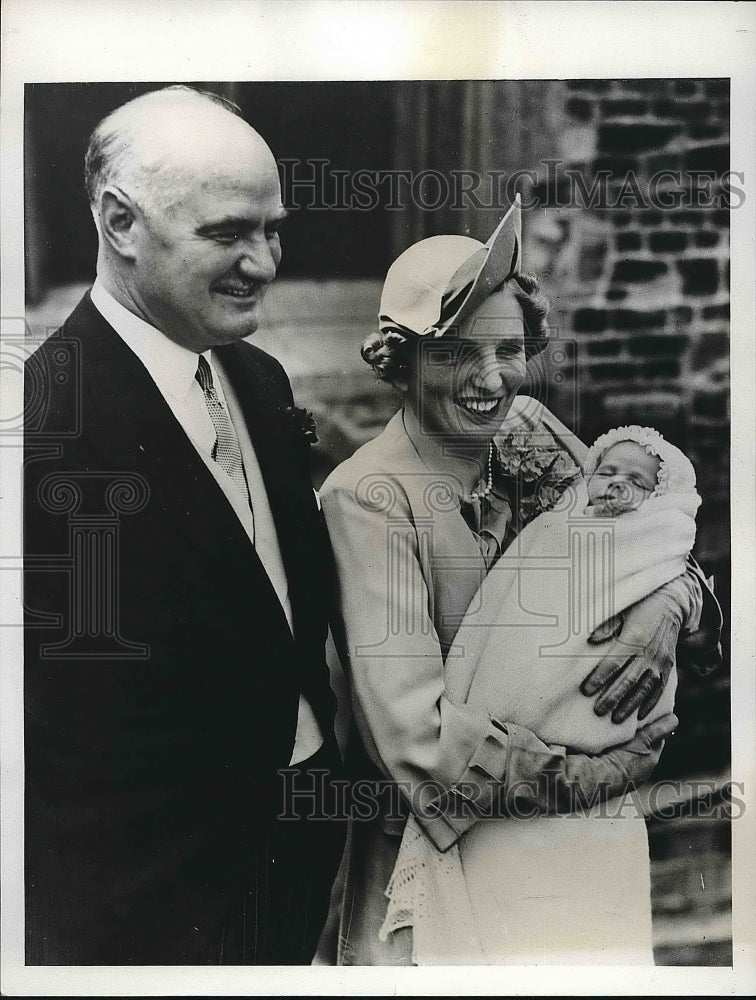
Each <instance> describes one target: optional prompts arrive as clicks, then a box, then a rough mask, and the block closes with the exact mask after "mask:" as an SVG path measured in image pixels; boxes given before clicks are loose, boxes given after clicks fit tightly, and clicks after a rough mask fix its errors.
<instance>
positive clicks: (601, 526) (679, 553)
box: [446, 425, 701, 753]
mask: <svg viewBox="0 0 756 1000" xmlns="http://www.w3.org/2000/svg"><path fill="white" fill-rule="evenodd" d="M695 484H696V477H695V471H694V469H693V466H692V465H691V463H690V461H689V460H688V459H687V458H686V457H685V455H683V453H682V452H681V451H680V449H679V448H676V447H675V446H674V445H672V444H670V443H669V442H668V441H665V439H664V438H663V437H662V436H661V434H659V432H658V431H656V430H654V429H653V428H651V427H639V426H637V425H634V426H629V427H619V428H614V429H613V430H610V431H608V432H607V433H606V434H603V435H601V436H600V437H599V438H598V439H597V440H596V441H595V443H594V444H593V445H592V447H591V448H590V449H589V450H588V454H587V456H586V459H585V462H584V464H583V478H582V479H580V480H578V481H577V482H576V483H573V484H572V485H571V486H570V488H569V489H568V490H567V491H566V492H565V493H564V494H563V495H562V497H561V498H560V500H559V501H558V503H557V504H556V506H555V507H554V509H553V510H550V511H546V512H545V513H543V514H539V515H538V517H536V518H534V519H533V520H532V521H531V522H530V523H529V524H527V525H526V526H525V528H524V529H523V530H522V531H521V532H520V534H519V535H518V536H517V538H516V539H515V540H514V542H512V544H511V545H510V546H509V548H508V549H507V550H506V551H505V552H504V553H503V554H502V556H501V557H500V559H499V560H498V561H497V562H496V563H494V565H493V567H492V568H491V570H490V571H489V573H488V576H487V577H486V579H485V580H484V582H483V584H482V586H481V588H480V590H479V592H478V594H477V595H476V598H475V599H474V600H473V602H471V605H470V608H469V609H468V612H467V614H466V615H465V618H464V620H463V622H462V624H461V626H460V628H459V631H458V633H457V639H456V642H457V643H458V644H459V647H460V648H461V649H463V652H462V653H461V654H460V655H458V656H456V657H450V658H449V660H448V662H447V672H446V684H447V690H448V691H450V693H451V695H452V697H454V698H455V700H462V701H469V700H470V699H474V700H475V701H476V702H478V703H484V704H486V705H487V707H489V708H490V709H491V710H495V711H501V712H503V717H504V718H506V719H508V720H510V721H512V722H516V723H519V724H521V725H523V726H527V727H528V728H529V729H532V730H533V731H534V732H535V733H536V734H537V735H538V736H539V737H540V738H541V739H542V740H544V741H545V742H547V743H555V744H559V745H562V746H568V747H571V748H572V749H574V750H579V751H583V752H586V753H597V752H601V751H602V750H604V749H607V747H609V746H611V745H613V744H616V743H620V742H623V741H624V740H627V739H631V738H632V737H633V735H634V733H635V730H636V728H637V724H638V720H637V715H636V714H634V715H631V716H630V717H629V718H628V719H627V720H626V721H625V722H624V723H622V724H617V723H614V722H612V720H611V719H610V718H605V717H604V718H601V717H599V716H596V714H595V713H594V712H593V706H592V704H591V702H590V700H589V699H587V698H585V697H584V696H583V695H582V694H581V693H580V691H579V687H580V683H581V681H582V680H583V678H584V677H586V676H587V675H588V674H589V673H590V669H591V661H594V662H598V660H599V659H600V657H601V655H602V654H603V650H602V649H601V648H600V647H597V646H596V645H595V643H592V642H591V637H592V635H593V633H594V631H595V630H596V629H597V628H598V627H599V626H601V625H602V624H604V623H605V622H606V621H607V620H608V619H610V618H612V617H613V616H614V615H615V614H617V613H619V612H621V611H623V610H624V609H625V608H628V607H630V605H632V604H636V603H637V602H638V601H640V600H642V599H643V598H644V597H647V596H648V594H650V593H651V592H652V591H654V590H657V589H658V588H659V587H661V586H663V585H664V584H665V583H668V582H669V581H670V580H672V579H674V578H675V577H676V576H679V575H680V574H682V573H683V572H684V571H685V561H686V559H687V556H688V554H689V553H690V550H691V548H692V546H693V542H694V540H695V532H696V523H695V514H696V511H697V509H698V506H699V505H700V503H701V498H700V497H699V495H698V493H697V492H696V488H695ZM504 649H505V650H506V651H507V654H508V655H507V656H506V657H503V656H502V650H504ZM668 688H669V690H668V691H666V692H665V696H663V697H662V699H661V700H660V703H659V705H658V707H657V712H659V713H661V714H663V713H664V712H668V711H671V709H672V694H673V691H674V677H672V679H671V683H670V684H668ZM654 714H656V713H654ZM646 721H651V719H650V718H649V719H648V720H646Z"/></svg>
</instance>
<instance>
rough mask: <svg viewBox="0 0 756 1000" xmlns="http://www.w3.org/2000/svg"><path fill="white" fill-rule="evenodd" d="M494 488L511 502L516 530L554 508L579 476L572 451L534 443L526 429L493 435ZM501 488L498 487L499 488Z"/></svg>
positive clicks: (520, 529)
mask: <svg viewBox="0 0 756 1000" xmlns="http://www.w3.org/2000/svg"><path fill="white" fill-rule="evenodd" d="M493 443H494V448H495V457H496V462H495V463H494V481H493V485H494V490H495V491H496V492H500V491H506V493H507V494H508V495H509V497H510V498H511V501H512V509H513V512H514V521H515V524H513V525H512V527H513V529H514V530H516V531H518V532H519V531H522V529H523V528H524V527H525V525H526V524H527V523H528V522H529V521H532V520H533V518H534V517H537V515H538V514H542V513H544V511H547V510H551V508H552V507H553V506H554V505H555V504H556V502H557V500H558V499H559V497H560V496H561V495H562V494H563V493H564V491H565V490H566V489H567V487H568V486H569V485H570V484H571V483H573V482H574V481H575V480H576V479H577V478H578V477H579V476H580V469H578V468H577V466H576V465H575V461H574V459H573V458H572V456H571V455H570V454H569V452H567V451H565V450H564V449H562V448H560V447H559V445H557V444H553V445H551V446H546V445H539V444H534V443H533V439H532V436H531V434H529V433H528V432H526V431H510V432H509V433H506V434H504V433H500V434H497V435H496V436H495V437H494V441H493ZM497 487H498V489H497Z"/></svg>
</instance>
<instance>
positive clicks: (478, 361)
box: [406, 286, 525, 439]
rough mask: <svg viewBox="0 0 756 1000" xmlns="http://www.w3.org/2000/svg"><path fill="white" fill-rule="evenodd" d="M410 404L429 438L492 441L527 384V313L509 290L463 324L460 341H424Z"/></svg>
mask: <svg viewBox="0 0 756 1000" xmlns="http://www.w3.org/2000/svg"><path fill="white" fill-rule="evenodd" d="M418 346H419V350H418V352H417V354H416V355H415V361H414V363H413V364H412V365H411V366H410V371H409V375H408V380H407V386H406V399H407V402H408V404H409V405H410V406H412V407H413V409H414V410H415V412H416V414H417V417H418V421H419V423H420V427H421V428H422V430H423V431H424V432H425V433H427V434H430V435H434V436H436V435H438V436H443V437H449V438H457V439H466V438H486V439H490V438H491V437H492V436H493V434H494V432H495V431H496V430H497V429H498V427H499V426H500V425H501V423H502V421H503V420H504V418H505V417H506V415H507V412H508V410H509V407H510V406H511V404H512V400H513V399H514V397H515V396H516V394H517V392H518V391H519V389H520V386H521V385H522V383H523V381H524V379H525V343H524V330H523V322H522V310H521V309H520V305H519V303H518V301H517V299H516V298H515V296H514V294H513V292H512V290H511V289H510V288H509V287H507V286H504V287H503V288H501V289H499V291H497V292H495V293H494V294H493V295H490V296H489V297H488V298H487V299H486V300H485V302H483V303H482V304H481V305H480V306H478V308H477V309H476V310H475V312H473V313H471V315H470V316H468V318H467V319H466V320H465V321H464V322H463V323H462V326H461V329H460V333H459V336H458V337H452V336H449V335H447V336H446V337H441V338H439V339H438V340H433V341H429V342H425V341H422V342H421V343H420V344H419V345H418Z"/></svg>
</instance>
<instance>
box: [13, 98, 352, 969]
mask: <svg viewBox="0 0 756 1000" xmlns="http://www.w3.org/2000/svg"><path fill="white" fill-rule="evenodd" d="M85 173H86V186H87V192H88V195H89V200H90V205H91V210H92V214H93V217H94V220H95V225H96V227H97V232H98V237H99V251H98V257H97V280H96V281H95V284H94V286H93V288H92V289H91V292H89V293H87V295H86V296H85V297H84V299H83V300H82V301H81V302H80V303H79V305H78V306H77V308H76V310H75V311H74V312H73V314H72V315H71V316H70V317H69V319H68V320H67V322H66V323H65V324H64V326H63V327H62V328H61V330H60V331H58V333H57V334H55V335H53V336H52V337H50V338H49V339H48V341H47V342H46V343H45V344H44V345H42V347H41V348H40V349H39V350H38V351H37V352H36V353H35V355H34V356H33V357H32V358H31V359H30V362H29V366H28V369H27V379H26V385H27V391H28V399H27V414H28V415H29V416H28V417H27V458H26V463H25V553H26V576H25V604H26V609H27V627H26V647H25V705H26V744H25V746H26V908H27V912H26V922H27V952H26V961H27V964H68V965H70V964H75V965H99V964H117V965H122V964H142V965H152V964H203V965H204V964H220V963H222V964H293V963H306V962H309V961H310V960H311V958H312V955H313V953H314V950H315V946H316V944H317V938H318V934H319V931H320V928H321V926H322V922H323V919H324V917H325V911H326V907H327V903H328V895H329V890H330V886H331V882H332V878H333V875H334V873H335V869H336V866H337V864H338V860H339V856H340V851H341V839H342V837H341V830H340V825H341V824H339V823H337V822H333V821H329V820H328V819H325V818H323V817H327V816H329V815H331V812H332V810H330V808H329V803H330V795H331V785H330V780H331V778H332V777H333V776H334V774H335V773H336V772H337V771H338V769H339V767H340V761H339V758H338V751H337V750H336V747H335V742H334V739H333V730H332V723H333V708H334V704H333V697H332V694H331V691H330V687H329V677H328V670H327V666H326V663H325V658H324V641H325V635H326V605H327V600H328V577H327V569H326V567H327V564H328V560H327V544H326V540H325V533H324V527H323V524H322V521H321V515H320V513H319V511H318V508H317V504H316V501H315V498H314V495H313V491H312V488H311V486H310V481H309V461H308V445H307V442H306V439H305V437H304V435H303V434H302V432H301V431H300V430H298V429H297V428H296V427H295V426H294V423H293V421H292V419H291V415H292V413H293V412H295V411H294V410H293V406H292V397H291V389H290V386H289V383H288V380H287V378H286V375H285V374H284V372H283V370H282V369H281V367H280V365H279V364H278V363H277V362H276V361H275V360H274V359H273V358H271V357H269V356H268V355H266V354H265V353H263V352H262V351H260V350H259V349H257V348H255V347H253V346H252V345H250V344H247V343H243V342H242V341H243V340H244V338H246V337H248V336H249V335H250V334H253V333H254V332H255V330H256V329H257V325H258V322H259V312H260V304H261V301H262V299H263V296H264V294H265V291H266V289H267V287H268V285H269V284H270V283H271V281H272V280H273V278H274V277H275V275H276V271H277V268H278V265H279V262H280V259H281V246H280V238H279V232H278V230H279V227H280V225H281V222H282V221H283V219H284V217H285V214H286V213H285V210H284V208H283V206H282V203H281V190H280V186H279V181H278V172H277V168H276V162H275V159H274V157H273V154H272V153H271V151H270V149H269V148H268V146H267V144H266V143H265V141H264V140H263V139H262V138H261V137H260V136H259V135H258V134H257V133H256V132H255V131H254V130H253V129H252V128H250V126H249V125H248V124H247V123H246V122H245V121H244V120H243V119H242V118H241V117H240V116H239V113H238V109H237V108H235V106H234V105H231V104H229V103H228V102H226V101H224V100H223V99H222V98H219V97H216V96H215V95H212V94H207V93H202V92H199V91H195V90H193V89H191V88H187V87H169V88H166V89H164V90H160V91H155V92H152V93H148V94H145V95H143V96H141V97H139V98H137V99H135V100H133V101H131V102H129V103H128V104H126V105H124V106H122V107H120V108H118V109H116V110H115V111H114V112H113V113H112V114H111V115H109V116H108V117H107V118H106V119H104V120H103V121H102V122H100V124H99V125H98V126H97V128H96V129H95V130H94V132H93V134H92V137H91V140H90V143H89V148H88V151H87V156H86V169H85ZM63 347H65V349H66V350H70V351H72V353H73V355H74V356H75V357H76V358H77V360H78V378H76V379H68V380H64V381H60V380H59V379H58V378H57V377H56V374H55V373H56V371H57V367H56V365H57V360H56V359H58V358H59V352H60V350H61V349H62V348H63ZM40 414H41V417H39V415H40ZM32 417H33V418H34V419H32ZM37 417H39V419H37ZM61 428H65V430H61ZM72 428H73V432H72V430H71V429H72ZM42 445H44V447H42ZM64 497H74V498H75V501H74V502H73V503H71V504H67V503H66V502H63V503H61V502H60V501H61V498H64ZM84 515H85V516H86V517H85V519H86V531H85V534H86V532H88V534H87V535H86V537H87V539H88V542H86V543H85V544H84V545H83V547H82V545H78V543H77V542H76V540H75V539H76V538H81V537H82V536H81V535H77V534H76V532H77V531H80V530H84V528H82V525H83V522H82V520H81V517H82V516H84ZM108 526H109V527H108ZM106 528H107V529H108V532H109V533H107V532H106ZM103 532H105V534H103ZM106 536H107V541H106V542H103V539H105V538H106ZM72 539H73V541H72ZM101 543H102V544H103V545H104V548H103V549H102V550H101V551H102V554H103V558H102V559H101V560H100V561H99V562H97V561H96V560H93V558H92V554H93V551H94V549H93V546H94V547H95V548H96V547H97V546H98V545H100V544H101ZM98 551H100V550H99V549H98ZM282 770H284V771H286V772H287V774H286V776H283V775H282V774H281V773H280V772H281V771H282ZM311 772H314V773H311ZM292 787H294V788H295V789H297V790H299V791H300V792H301V791H303V790H305V791H306V790H312V791H311V794H309V795H300V797H299V798H296V797H294V799H293V801H287V799H286V795H285V794H284V792H285V791H286V789H287V788H292ZM283 814H287V815H288V816H289V817H290V818H289V819H287V820H283V819H281V816H282V815H283ZM308 815H315V816H318V817H319V818H320V821H319V822H307V816H308ZM292 816H294V817H296V816H299V817H300V818H299V819H297V818H291V817H292Z"/></svg>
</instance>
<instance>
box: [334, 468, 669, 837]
mask: <svg viewBox="0 0 756 1000" xmlns="http://www.w3.org/2000/svg"><path fill="white" fill-rule="evenodd" d="M391 488H392V489H399V487H396V485H395V484H392V485H391ZM321 499H322V504H323V511H324V513H325V517H326V521H327V524H328V528H329V533H330V536H331V542H332V545H333V550H334V556H335V560H336V566H337V570H338V577H339V581H340V609H339V618H340V622H339V625H338V626H337V627H336V629H335V630H334V631H335V634H336V635H337V644H338V646H339V652H340V654H341V656H342V660H343V664H344V667H345V669H346V670H347V672H348V674H349V680H350V686H351V691H352V703H353V711H354V717H355V722H356V724H357V727H358V729H359V731H360V735H361V737H362V740H363V743H364V746H365V749H366V751H367V753H368V755H369V756H370V758H371V759H372V760H373V762H374V763H375V764H376V765H377V766H378V767H379V768H380V770H381V771H382V772H383V773H384V774H386V775H387V776H388V777H389V778H390V779H391V780H392V781H394V782H396V783H397V784H398V785H399V787H400V790H401V792H402V794H403V797H404V799H405V801H406V802H407V804H408V805H409V807H410V809H411V810H412V812H413V813H414V814H415V815H416V816H417V818H418V821H419V822H420V823H421V824H422V826H423V827H424V828H425V830H426V832H427V833H428V835H429V836H430V838H431V839H432V840H433V842H434V843H435V844H436V846H437V847H439V848H440V849H442V850H443V849H446V848H448V847H450V846H451V845H452V844H453V843H454V842H455V841H456V840H457V839H458V838H459V837H460V836H461V835H462V833H464V832H465V830H467V829H468V828H469V827H470V826H471V825H473V823H475V822H477V820H478V819H480V818H481V816H484V815H488V814H491V812H492V810H497V809H499V808H500V807H503V808H508V806H507V803H508V802H510V801H517V802H525V803H528V804H529V807H532V808H535V809H537V810H539V811H545V810H549V809H555V808H563V807H564V803H565V802H566V801H567V800H568V798H569V797H571V796H572V797H573V798H574V795H575V789H576V788H578V789H580V791H581V792H582V793H583V794H584V795H585V796H587V797H588V798H589V799H592V798H594V797H596V796H598V798H599V799H604V798H610V797H613V796H614V795H617V794H619V793H620V792H622V791H625V790H626V789H627V788H628V787H631V786H632V785H635V784H640V783H641V782H643V781H644V780H646V779H647V778H648V776H649V775H650V773H651V770H652V769H653V767H654V765H655V764H656V762H657V760H658V757H659V754H660V753H661V747H662V740H663V738H664V737H665V736H666V735H668V734H669V732H671V730H672V729H673V728H674V724H675V722H676V720H675V719H674V717H667V718H666V719H664V720H659V721H657V722H655V723H654V724H653V725H652V726H650V727H647V730H642V731H641V732H640V733H639V734H638V735H637V736H636V738H635V739H634V740H633V741H631V743H629V744H626V745H624V746H621V747H618V748H615V749H614V750H613V751H611V752H609V753H606V754H602V755H600V756H597V757H591V756H588V755H582V754H577V755H571V754H567V753H566V751H565V750H564V748H560V747H549V746H547V745H546V744H544V743H543V742H542V741H541V740H539V739H538V738H537V737H536V736H535V735H534V734H533V733H531V732H530V731H529V730H527V729H525V728H524V727H521V726H514V725H511V724H509V723H508V722H507V721H506V720H505V719H503V718H499V717H492V716H491V715H490V714H489V713H488V712H486V710H485V709H483V708H479V707H476V706H472V705H467V704H459V703H455V702H452V701H450V700H449V698H448V697H447V695H446V691H445V684H444V661H443V656H442V651H441V647H440V644H439V640H438V636H437V633H436V630H435V628H434V626H433V622H432V618H431V615H432V607H431V599H430V591H429V587H428V584H427V582H426V579H425V573H426V572H428V571H429V563H428V561H427V560H426V562H425V565H424V564H423V561H422V560H421V558H420V551H419V550H420V545H421V544H423V542H422V541H421V540H420V537H421V536H422V526H416V525H415V524H414V523H413V522H412V520H411V517H410V514H409V508H408V506H402V504H401V503H399V504H394V505H393V507H392V511H391V516H390V517H389V516H387V515H386V513H382V512H380V511H377V510H375V509H369V508H368V506H367V505H366V504H364V503H362V502H360V501H359V500H358V499H357V498H356V496H355V493H354V491H353V490H350V489H343V488H330V489H326V490H324V492H323V493H322V496H321ZM419 536H420V537H419ZM502 804H503V805H502Z"/></svg>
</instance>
